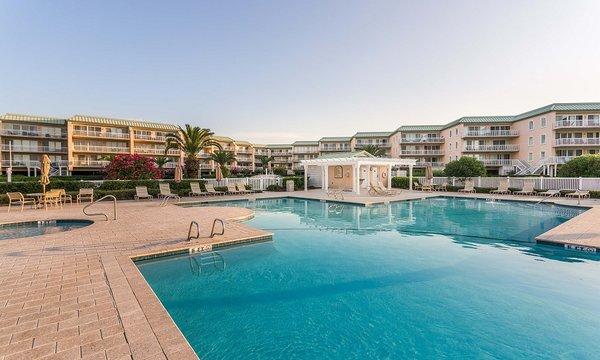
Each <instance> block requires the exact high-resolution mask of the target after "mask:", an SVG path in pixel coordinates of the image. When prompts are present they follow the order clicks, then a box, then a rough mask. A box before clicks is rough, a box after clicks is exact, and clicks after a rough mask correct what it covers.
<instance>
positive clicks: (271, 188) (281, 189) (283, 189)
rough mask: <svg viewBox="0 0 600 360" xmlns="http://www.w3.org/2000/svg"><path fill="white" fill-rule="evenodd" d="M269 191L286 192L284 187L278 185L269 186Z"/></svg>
mask: <svg viewBox="0 0 600 360" xmlns="http://www.w3.org/2000/svg"><path fill="white" fill-rule="evenodd" d="M267 191H285V188H284V187H283V186H279V185H277V184H273V185H269V186H267Z"/></svg>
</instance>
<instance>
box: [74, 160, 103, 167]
mask: <svg viewBox="0 0 600 360" xmlns="http://www.w3.org/2000/svg"><path fill="white" fill-rule="evenodd" d="M108 164H110V161H108V160H75V161H73V166H81V167H105V166H106V165H108Z"/></svg>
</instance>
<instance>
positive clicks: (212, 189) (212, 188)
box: [204, 184, 225, 195]
mask: <svg viewBox="0 0 600 360" xmlns="http://www.w3.org/2000/svg"><path fill="white" fill-rule="evenodd" d="M204 187H205V188H206V192H208V194H209V195H223V194H225V193H224V192H222V191H217V190H215V186H214V185H213V184H204Z"/></svg>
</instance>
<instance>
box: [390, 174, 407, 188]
mask: <svg viewBox="0 0 600 360" xmlns="http://www.w3.org/2000/svg"><path fill="white" fill-rule="evenodd" d="M409 184H410V182H409V180H408V178H407V177H403V176H396V177H393V178H392V187H393V188H398V189H408V187H409Z"/></svg>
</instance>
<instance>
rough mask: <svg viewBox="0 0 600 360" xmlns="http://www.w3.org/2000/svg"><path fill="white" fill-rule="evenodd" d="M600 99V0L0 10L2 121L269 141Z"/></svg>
mask: <svg viewBox="0 0 600 360" xmlns="http://www.w3.org/2000/svg"><path fill="white" fill-rule="evenodd" d="M572 101H600V1H597V0H590V1H551V0H542V1H511V0H508V1H485V0H484V1H481V0H473V1H459V0H456V1H416V0H414V1H399V0H397V1H371V0H368V1H367V0H364V1H349V0H343V1H325V0H317V1H308V0H301V1H282V0H275V1H248V0H244V1H222V0H215V1H189V2H186V1H156V2H152V1H139V2H136V1H123V0H119V1H107V0H104V1H96V2H92V1H60V0H58V1H31V0H28V1H22V0H15V1H11V0H2V1H0V112H18V113H30V114H42V115H55V116H70V115H72V114H90V115H102V116H113V117H121V118H137V119H146V120H153V121H160V122H172V123H177V124H184V123H191V124H195V125H199V126H202V127H208V128H211V129H212V130H213V131H215V132H217V133H218V134H223V135H229V136H233V137H234V138H239V139H243V140H250V141H255V142H264V143H273V142H290V141H292V140H313V139H315V140H316V139H318V138H319V137H321V136H325V135H327V136H335V135H340V136H341V135H348V136H349V135H352V134H353V133H354V132H356V131H357V130H361V131H377V130H393V129H396V128H397V127H398V126H400V125H403V124H441V123H446V122H449V121H452V120H454V119H456V118H458V117H460V116H465V115H497V114H502V115H504V114H507V115H510V114H515V113H520V112H524V111H527V110H531V109H533V108H535V107H538V106H542V105H546V104H549V103H552V102H572Z"/></svg>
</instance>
